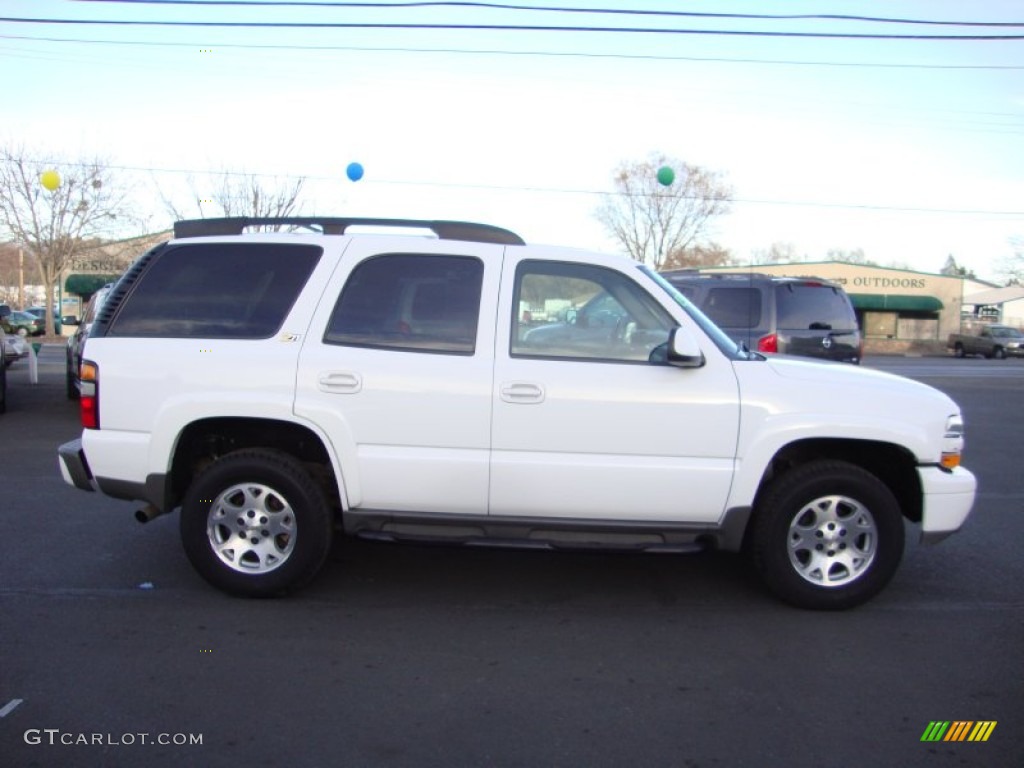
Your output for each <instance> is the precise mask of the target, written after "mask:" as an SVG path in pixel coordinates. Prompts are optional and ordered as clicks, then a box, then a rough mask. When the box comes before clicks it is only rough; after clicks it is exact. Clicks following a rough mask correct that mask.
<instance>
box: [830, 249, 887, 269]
mask: <svg viewBox="0 0 1024 768" xmlns="http://www.w3.org/2000/svg"><path fill="white" fill-rule="evenodd" d="M827 256H828V258H829V260H830V261H841V262H843V263H844V264H862V265H864V266H866V267H877V266H879V265H878V262H876V261H872V260H871V259H869V258H868V257H867V256H866V255H865V254H864V249H863V248H854V249H853V250H846V249H844V248H829V249H828V253H827Z"/></svg>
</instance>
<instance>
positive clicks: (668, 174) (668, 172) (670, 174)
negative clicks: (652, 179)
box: [658, 165, 676, 187]
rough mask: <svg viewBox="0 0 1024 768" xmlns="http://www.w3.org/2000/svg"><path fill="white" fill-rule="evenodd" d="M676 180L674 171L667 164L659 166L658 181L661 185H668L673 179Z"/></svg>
mask: <svg viewBox="0 0 1024 768" xmlns="http://www.w3.org/2000/svg"><path fill="white" fill-rule="evenodd" d="M675 180H676V172H675V171H673V170H672V169H671V168H669V167H668V166H667V165H663V166H661V168H659V169H658V183H659V184H661V185H662V186H663V187H667V186H669V185H670V184H671V183H672V182H673V181H675Z"/></svg>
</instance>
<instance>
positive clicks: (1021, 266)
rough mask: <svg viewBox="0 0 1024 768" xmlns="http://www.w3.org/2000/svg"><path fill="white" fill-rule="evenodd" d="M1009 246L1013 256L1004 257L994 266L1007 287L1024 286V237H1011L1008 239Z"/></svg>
mask: <svg viewBox="0 0 1024 768" xmlns="http://www.w3.org/2000/svg"><path fill="white" fill-rule="evenodd" d="M1010 246H1011V247H1012V248H1013V254H1012V255H1009V256H1004V257H1002V258H1001V259H1000V260H999V263H998V265H997V266H996V269H997V274H998V275H999V276H1000V277H1002V278H1003V279H1004V280H1005V281H1006V284H1007V285H1022V284H1024V237H1013V238H1011V239H1010Z"/></svg>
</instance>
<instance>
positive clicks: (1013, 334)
mask: <svg viewBox="0 0 1024 768" xmlns="http://www.w3.org/2000/svg"><path fill="white" fill-rule="evenodd" d="M992 335H993V336H997V337H999V338H1000V339H1018V338H1020V337H1021V336H1022V335H1024V334H1021V332H1020V331H1018V330H1017V329H1016V328H993V329H992Z"/></svg>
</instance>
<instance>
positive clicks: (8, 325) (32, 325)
mask: <svg viewBox="0 0 1024 768" xmlns="http://www.w3.org/2000/svg"><path fill="white" fill-rule="evenodd" d="M0 322H2V323H3V326H4V330H5V331H6V332H7V333H17V334H20V335H22V336H42V335H43V334H44V333H46V321H45V320H43V319H42V318H41V317H36V316H35V315H33V314H31V313H30V312H20V311H18V310H15V311H14V312H11V314H9V315H8V316H7V317H5V318H4V319H3V320H2V321H0Z"/></svg>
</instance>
